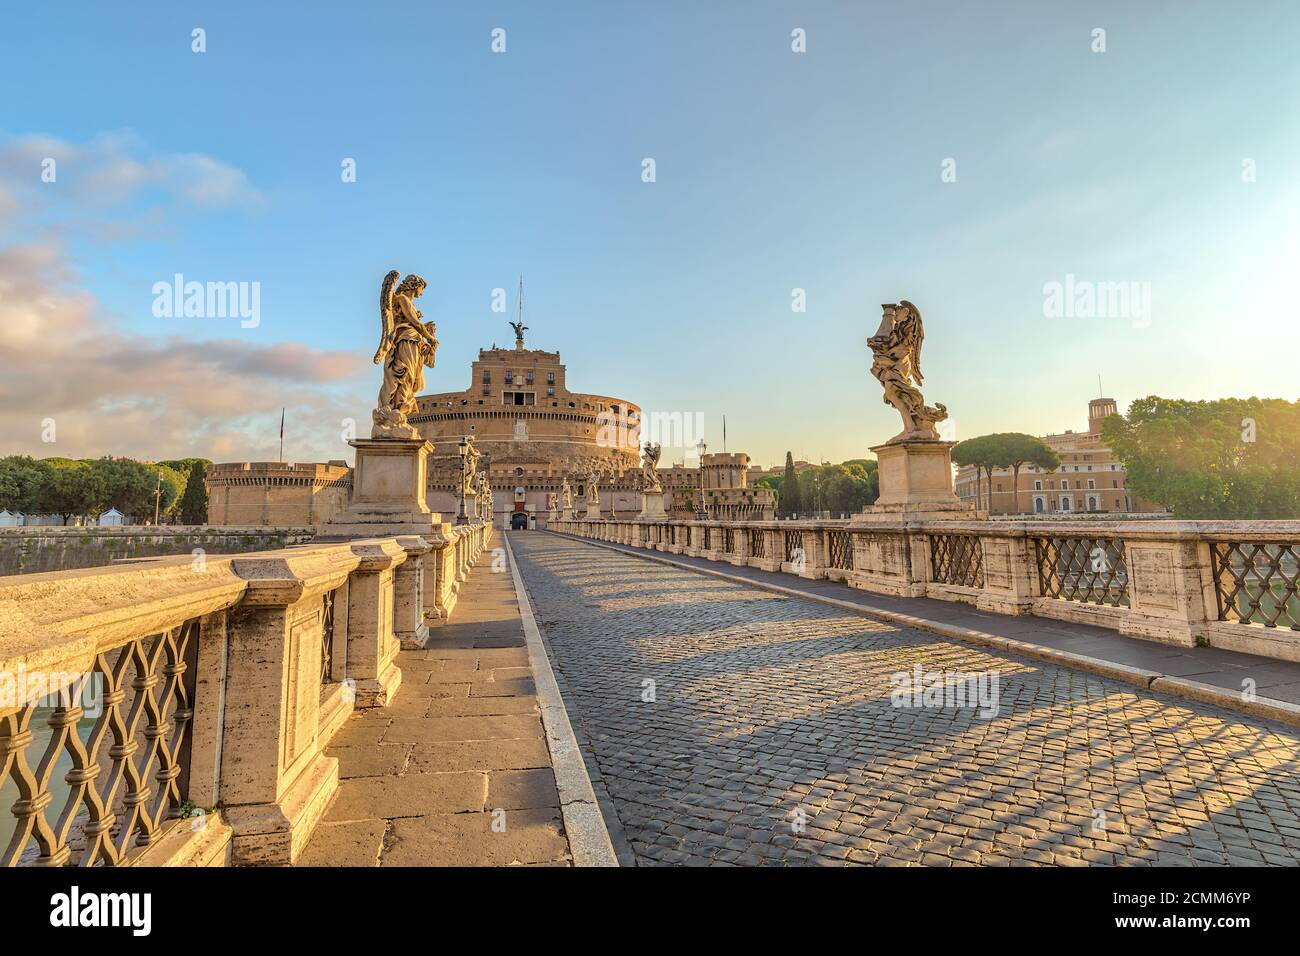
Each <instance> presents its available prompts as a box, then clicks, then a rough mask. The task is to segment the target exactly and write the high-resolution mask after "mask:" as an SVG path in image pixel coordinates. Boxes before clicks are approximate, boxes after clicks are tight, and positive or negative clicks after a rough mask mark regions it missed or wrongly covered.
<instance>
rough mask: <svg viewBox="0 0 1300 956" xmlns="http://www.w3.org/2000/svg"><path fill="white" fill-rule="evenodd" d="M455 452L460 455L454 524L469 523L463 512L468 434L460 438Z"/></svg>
mask: <svg viewBox="0 0 1300 956" xmlns="http://www.w3.org/2000/svg"><path fill="white" fill-rule="evenodd" d="M456 454H457V455H459V456H460V511H459V512H457V514H456V524H469V516H468V515H466V514H465V487H466V485H467V484H468V482H467V481H466V475H465V460H466V459H467V458H468V457H469V436H465V437H463V438H461V440H460V442H459V443H458V444H457V445H456Z"/></svg>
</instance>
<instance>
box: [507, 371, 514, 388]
mask: <svg viewBox="0 0 1300 956" xmlns="http://www.w3.org/2000/svg"><path fill="white" fill-rule="evenodd" d="M514 381H515V373H514V372H513V371H511V370H510V369H506V384H507V385H513V384H514Z"/></svg>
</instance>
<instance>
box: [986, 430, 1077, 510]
mask: <svg viewBox="0 0 1300 956" xmlns="http://www.w3.org/2000/svg"><path fill="white" fill-rule="evenodd" d="M993 437H995V438H997V439H999V442H998V443H999V444H1000V445H1001V449H1000V452H999V457H1000V458H1004V459H1008V460H1010V462H1011V474H1012V479H1011V495H1012V502H1013V510H1014V511H1015V513H1016V514H1019V513H1020V469H1021V468H1022V467H1024V466H1025V465H1035V466H1036V467H1038V468H1041V469H1042V470H1043V471H1055V470H1056V469H1057V468H1058V467H1060V464H1061V456H1060V455H1058V454H1057V453H1056V452H1055V451H1053V450H1052V448H1051V446H1050V445H1048V444H1047V442H1045V441H1043V440H1042V439H1041V438H1035V437H1034V436H1033V435H1026V434H1024V433H1023V432H1004V433H1002V434H1000V435H995V436H993ZM989 507H990V508H992V505H991V504H990V506H989Z"/></svg>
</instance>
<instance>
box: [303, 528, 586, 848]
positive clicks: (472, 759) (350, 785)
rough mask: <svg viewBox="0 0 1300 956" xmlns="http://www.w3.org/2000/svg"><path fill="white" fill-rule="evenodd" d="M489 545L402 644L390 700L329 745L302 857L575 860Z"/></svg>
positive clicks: (517, 631) (518, 621) (518, 628)
mask: <svg viewBox="0 0 1300 956" xmlns="http://www.w3.org/2000/svg"><path fill="white" fill-rule="evenodd" d="M493 557H494V556H493V555H492V554H491V553H485V554H484V555H483V556H482V557H481V558H480V561H479V565H478V566H477V567H476V568H475V569H474V572H473V573H472V574H471V576H470V578H469V579H468V581H467V582H466V583H465V585H464V586H463V590H462V592H461V594H460V597H459V600H458V602H457V605H456V612H455V617H454V620H453V622H451V623H448V624H446V625H443V626H441V627H438V628H436V629H435V630H434V631H433V632H432V634H431V637H430V639H429V642H428V645H427V646H426V647H425V648H423V649H419V650H405V651H402V652H401V653H400V654H399V655H398V659H397V665H398V667H400V668H401V669H402V672H403V681H402V685H401V688H400V689H399V690H398V693H397V697H396V700H395V701H394V702H393V704H392V705H390V706H389V707H385V708H377V709H375V710H372V711H367V712H364V713H358V714H354V715H353V716H352V717H351V718H350V719H349V720H348V721H346V722H345V723H344V725H343V726H342V727H341V728H340V729H339V731H338V733H337V734H336V735H335V737H334V739H333V740H332V741H331V742H330V745H329V746H328V747H327V748H326V753H327V754H328V755H330V756H333V757H336V758H338V761H339V776H340V782H339V787H338V791H337V793H336V794H335V796H334V798H333V800H332V802H331V804H330V806H329V807H328V808H327V809H326V812H325V816H324V819H323V822H322V823H320V824H319V825H318V826H317V828H316V831H315V832H314V833H313V835H312V838H311V839H310V841H309V842H308V845H307V847H306V848H305V850H304V852H303V854H302V855H301V857H300V859H299V861H298V862H299V865H304V866H375V865H381V866H387V865H402V866H468V865H512V864H515V865H560V866H568V865H572V864H573V862H574V853H573V849H572V847H571V846H570V843H569V835H568V833H567V832H566V829H565V826H564V821H563V818H562V815H561V812H560V809H559V800H558V797H557V795H556V780H555V772H554V770H553V769H552V754H551V750H550V748H549V747H548V743H547V735H546V732H545V729H544V727H543V721H542V708H541V705H540V703H539V701H538V698H537V696H536V687H535V682H534V679H533V678H534V675H533V671H532V667H531V665H530V659H529V653H528V647H527V641H526V639H525V636H524V631H523V624H522V618H521V615H520V609H519V601H518V594H517V592H516V589H515V585H514V581H513V578H512V575H511V574H510V573H509V571H508V569H507V572H506V573H500V572H499V571H498V572H493V570H492V563H493ZM498 567H499V565H498ZM489 797H491V798H492V799H491V800H489ZM493 801H495V802H493ZM493 810H496V811H497V813H496V814H495V815H494V814H493V812H492V811H493Z"/></svg>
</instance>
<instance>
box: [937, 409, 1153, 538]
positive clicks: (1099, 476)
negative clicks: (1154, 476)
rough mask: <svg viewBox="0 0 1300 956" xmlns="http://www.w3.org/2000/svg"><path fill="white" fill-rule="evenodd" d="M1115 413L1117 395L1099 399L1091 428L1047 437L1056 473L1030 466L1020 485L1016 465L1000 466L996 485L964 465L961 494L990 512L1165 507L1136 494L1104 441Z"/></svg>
mask: <svg viewBox="0 0 1300 956" xmlns="http://www.w3.org/2000/svg"><path fill="white" fill-rule="evenodd" d="M1115 414H1118V409H1117V406H1116V402H1115V400H1114V399H1113V398H1094V399H1093V400H1092V401H1090V402H1089V403H1088V429H1087V431H1083V432H1075V431H1068V430H1067V431H1065V432H1062V433H1061V434H1059V435H1044V436H1043V441H1044V442H1045V443H1046V444H1047V445H1048V446H1050V447H1051V448H1052V449H1053V450H1054V451H1055V452H1056V453H1057V454H1058V455H1059V456H1060V458H1061V464H1060V466H1059V467H1058V468H1057V469H1056V470H1055V471H1052V472H1047V471H1044V470H1043V469H1041V468H1037V467H1035V466H1032V465H1026V466H1025V467H1023V468H1021V469H1020V479H1019V482H1018V483H1017V482H1016V481H1015V477H1014V475H1013V474H1012V471H1011V469H1009V468H1007V469H1002V468H995V469H994V470H993V486H992V488H991V489H990V488H989V479H988V476H987V475H985V474H981V475H980V476H979V478H978V480H977V477H976V474H975V468H974V467H973V466H970V465H966V466H962V467H960V468H958V469H957V476H956V479H955V481H954V486H955V490H956V492H957V496H958V497H959V498H960V499H961V500H962V501H964V502H967V503H969V504H971V505H976V504H978V506H979V507H980V508H981V509H983V508H988V510H989V513H990V514H1050V515H1064V514H1075V513H1080V512H1083V513H1087V512H1093V513H1097V512H1108V513H1112V514H1142V513H1151V512H1160V511H1163V510H1164V509H1163V508H1160V507H1159V506H1157V505H1155V504H1152V503H1151V502H1148V501H1143V500H1141V499H1138V498H1135V497H1134V496H1133V495H1132V494H1131V493H1130V491H1129V489H1128V484H1127V481H1126V473H1125V471H1124V466H1123V465H1122V464H1121V463H1120V461H1119V459H1118V458H1116V457H1115V455H1114V453H1112V452H1111V450H1110V449H1109V448H1107V447H1106V445H1105V444H1104V443H1103V442H1102V440H1101V423H1102V422H1103V421H1104V420H1105V419H1106V417H1107V416H1109V415H1115ZM977 494H978V500H977ZM990 495H991V496H992V497H991V501H990Z"/></svg>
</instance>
